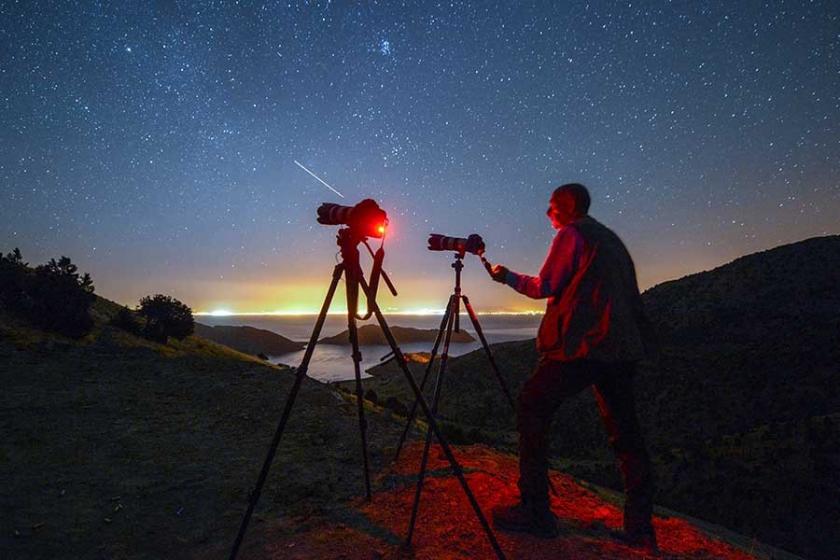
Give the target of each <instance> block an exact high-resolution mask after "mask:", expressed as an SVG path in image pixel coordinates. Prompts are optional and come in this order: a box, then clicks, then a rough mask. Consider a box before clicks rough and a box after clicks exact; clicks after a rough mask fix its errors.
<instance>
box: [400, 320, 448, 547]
mask: <svg viewBox="0 0 840 560" xmlns="http://www.w3.org/2000/svg"><path fill="white" fill-rule="evenodd" d="M455 311H456V309H454V308H453V307H450V313H449V318H448V319H449V320H448V321H447V323H446V339H445V340H444V343H443V354H441V356H440V367H439V368H438V374H437V378H436V379H435V393H434V400H433V401H432V414H437V408H438V403H439V402H440V393H441V387H442V386H443V376H444V374H445V373H446V362H447V361H448V359H449V341H450V340H451V339H452V328H453V326H454V323H455V317H454V312H455ZM431 445H432V429H431V428H429V429H428V430H426V443H425V445H424V446H423V458H422V459H421V461H420V474H419V475H418V477H417V489H416V490H415V491H414V503H413V504H412V506H411V520H410V521H409V522H408V534H407V535H406V537H405V544H406V545H407V546H410V545H411V538H412V537H413V536H414V525H415V524H416V522H417V512H418V510H419V509H420V495H421V493H422V492H423V481H424V479H425V477H426V466H427V465H428V463H429V448H430V447H431Z"/></svg>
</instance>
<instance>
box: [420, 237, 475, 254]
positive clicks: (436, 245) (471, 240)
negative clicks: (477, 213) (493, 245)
mask: <svg viewBox="0 0 840 560" xmlns="http://www.w3.org/2000/svg"><path fill="white" fill-rule="evenodd" d="M428 249H429V251H455V252H456V253H458V254H459V255H460V256H462V257H463V256H464V254H465V253H472V254H473V255H478V256H479V257H480V256H481V255H483V254H484V240H483V239H482V238H481V236H480V235H478V234H477V233H473V234H472V235H470V236H469V237H466V238H464V237H449V236H447V235H441V234H439V233H431V234H429V247H428Z"/></svg>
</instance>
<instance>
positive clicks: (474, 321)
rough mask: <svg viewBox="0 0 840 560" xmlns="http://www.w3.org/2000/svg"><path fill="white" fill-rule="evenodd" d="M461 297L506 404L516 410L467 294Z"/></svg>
mask: <svg viewBox="0 0 840 560" xmlns="http://www.w3.org/2000/svg"><path fill="white" fill-rule="evenodd" d="M461 298H462V299H463V300H464V307H466V308H467V314H469V316H470V321H472V325H473V328H474V329H475V332H476V334H477V335H478V338H479V340H481V345H482V346H483V347H484V353H485V354H487V360H488V361H489V362H490V367H491V369H492V370H493V373H495V374H496V379H498V380H499V385H501V387H502V392H503V393H504V394H505V397H506V398H507V401H508V404H510V408H511V409H513V411H514V412H516V405H515V404H514V402H513V396H512V395H511V394H510V389H508V386H507V383H505V380H504V378H503V377H502V374H501V372H499V366H497V365H496V359H495V358H494V357H493V352H491V351H490V345H489V344H487V339H486V338H484V331H483V330H482V329H481V324H479V322H478V316H477V315H476V314H475V310H473V307H472V305H471V304H470V300H469V298H467V296H461Z"/></svg>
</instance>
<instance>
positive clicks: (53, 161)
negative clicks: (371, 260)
mask: <svg viewBox="0 0 840 560" xmlns="http://www.w3.org/2000/svg"><path fill="white" fill-rule="evenodd" d="M0 15H2V19H0V102H2V112H0V181H2V193H0V196H2V198H0V200H1V201H2V207H0V240H2V241H3V247H0V249H2V250H3V251H8V250H10V249H11V248H12V247H14V246H19V247H20V248H21V249H22V250H23V253H24V256H25V257H26V258H27V260H29V261H30V262H41V261H43V260H45V259H47V258H49V257H52V256H57V255H60V254H67V255H69V256H71V257H72V258H73V259H74V261H76V262H78V263H79V264H80V267H81V268H82V269H83V270H89V271H91V272H92V274H93V276H94V279H95V281H96V285H97V289H98V291H99V292H100V293H103V294H104V295H107V296H110V297H113V298H115V299H117V300H119V301H121V302H124V303H129V304H132V303H134V302H136V300H137V299H138V298H139V297H140V296H142V295H145V294H147V293H152V292H158V291H162V292H165V293H171V294H174V295H176V296H177V297H180V298H182V299H183V300H184V301H186V302H188V303H190V304H192V305H193V307H195V308H197V309H205V310H209V309H213V308H217V307H225V308H230V309H234V310H251V311H254V310H273V309H291V308H300V309H304V308H306V309H315V308H317V301H318V300H319V299H320V297H322V294H323V290H324V288H325V286H326V284H327V283H328V280H329V272H330V270H331V267H332V265H333V264H334V253H335V245H334V242H333V236H334V233H335V231H334V228H327V227H324V226H320V225H318V224H317V223H316V222H315V219H314V217H315V208H316V207H317V206H318V204H319V203H320V202H322V201H332V202H343V203H352V202H353V201H355V200H359V199H362V198H365V197H373V198H376V199H377V200H378V201H379V202H380V203H381V204H382V205H383V207H385V208H386V209H387V210H388V212H389V214H390V217H391V222H392V224H393V231H392V236H391V238H389V239H388V241H387V242H386V248H387V249H388V257H387V261H386V265H387V266H388V267H389V268H390V269H391V271H392V276H393V277H394V280H395V281H396V283H397V287H398V288H400V287H402V288H403V289H402V295H401V296H400V298H397V299H396V300H391V301H389V302H388V306H389V307H393V308H400V309H411V308H417V307H443V302H445V300H446V297H447V294H448V291H447V290H448V288H449V285H450V283H451V279H450V274H451V269H449V267H448V264H449V257H448V256H447V255H441V254H435V253H429V252H427V251H426V249H425V237H426V236H427V235H428V233H430V232H432V231H435V232H439V233H445V234H451V235H467V234H469V233H473V232H477V233H479V234H481V235H482V236H484V238H485V239H486V241H487V245H488V256H489V257H490V258H491V260H493V261H496V262H501V263H504V264H506V265H508V266H510V267H512V268H514V269H517V270H520V271H523V272H531V273H535V272H536V270H537V269H538V267H539V264H540V262H541V261H542V257H543V255H544V254H545V250H546V247H547V244H548V242H549V240H550V238H551V235H552V231H551V230H550V228H549V226H548V222H547V221H546V219H545V216H544V209H545V206H546V202H547V199H548V195H549V194H550V192H551V189H552V188H553V187H554V186H556V185H558V184H561V183H564V182H570V181H579V182H583V183H584V184H586V185H588V186H589V187H590V189H591V192H592V195H593V204H592V214H593V215H594V216H595V217H596V218H598V219H600V220H601V221H603V222H605V223H606V224H608V225H610V226H611V227H613V228H614V229H615V230H616V231H617V232H618V233H619V234H620V235H621V236H622V237H623V238H624V239H625V241H626V242H627V244H628V246H629V247H630V250H631V252H632V254H633V255H634V257H635V259H636V263H637V267H638V270H639V276H640V280H641V282H642V284H643V285H644V286H649V285H651V284H653V283H655V282H658V281H661V280H663V279H667V278H673V277H676V276H680V275H682V274H685V273H689V272H693V271H697V270H701V269H704V268H709V267H712V266H716V265H718V264H721V263H723V262H725V261H726V260H729V259H731V258H733V257H736V256H738V255H741V254H744V253H748V252H752V251H756V250H761V249H765V248H769V247H772V246H775V245H778V244H780V243H786V242H792V241H796V240H799V239H803V238H806V237H809V236H813V235H824V234H830V233H838V232H840V226H839V225H838V222H840V220H838V218H837V216H840V157H838V154H840V145H838V140H840V126H838V117H840V58H838V57H839V56H840V53H838V44H840V38H838V33H840V5H838V3H836V2H810V3H806V2H769V3H766V4H765V3H761V2H746V1H745V2H724V3H711V5H707V3H701V2H671V3H664V2H624V3H621V4H617V3H613V2H604V3H599V2H589V3H576V2H546V3H541V4H522V3H516V2H505V3H498V4H496V3H492V2H478V3H476V4H472V5H471V4H464V3H442V4H431V3H424V2H421V3H417V4H404V3H396V2H384V3H380V4H376V3H365V5H364V7H359V6H353V5H350V4H349V3H341V4H340V5H337V4H331V3H309V4H291V5H289V4H286V3H279V4H278V3H249V2H243V3H240V5H236V4H235V3H233V2H196V3H191V2H155V3H150V2H131V3H117V4H115V5H109V4H107V3H98V2H91V3H72V2H55V3H49V2H39V3H35V2H18V3H13V2H5V3H3V4H2V7H0ZM295 160H297V161H299V162H300V163H301V164H303V165H304V166H306V167H307V168H309V169H311V170H312V171H313V172H315V173H316V174H318V175H319V176H320V177H322V178H323V179H324V180H325V181H326V182H327V183H329V184H330V185H332V186H334V187H335V188H336V189H337V190H339V191H341V192H342V193H343V194H344V195H345V196H346V197H347V199H344V200H342V199H339V198H338V197H337V196H336V195H334V194H333V193H331V192H329V191H328V190H327V189H325V187H324V186H323V185H321V184H320V183H318V182H317V181H315V180H314V179H313V178H312V177H310V176H309V175H307V174H306V173H305V172H303V170H301V169H300V168H299V167H298V166H297V165H295V163H294V162H295ZM465 274H466V275H467V276H465V281H466V282H468V284H467V289H468V290H469V291H470V293H471V295H473V300H474V301H475V302H477V305H478V306H479V308H481V309H490V308H494V309H496V308H525V307H528V308H538V307H539V302H529V301H527V300H524V298H522V297H521V296H517V295H516V294H514V293H513V292H511V291H510V290H507V289H505V288H504V287H502V286H497V285H494V284H493V283H492V282H490V281H489V280H488V279H487V278H486V276H484V275H483V274H484V273H483V272H482V271H481V270H480V267H479V266H478V263H475V262H470V263H468V269H467V270H466V271H465Z"/></svg>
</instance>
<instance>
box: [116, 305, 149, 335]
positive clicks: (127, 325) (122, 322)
mask: <svg viewBox="0 0 840 560" xmlns="http://www.w3.org/2000/svg"><path fill="white" fill-rule="evenodd" d="M110 323H111V325H113V326H115V327H117V328H118V329H122V330H124V331H126V332H129V333H131V334H133V335H137V336H140V335H141V334H143V325H142V324H141V323H140V320H139V319H138V318H137V315H136V313H135V312H133V311H132V310H131V309H129V308H128V307H126V306H123V307H121V308H120V310H119V311H117V314H116V315H114V317H113V318H112V319H111V321H110Z"/></svg>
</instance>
